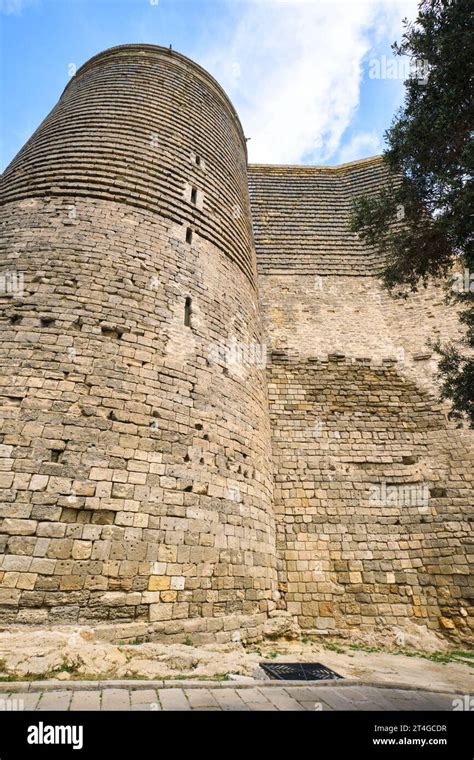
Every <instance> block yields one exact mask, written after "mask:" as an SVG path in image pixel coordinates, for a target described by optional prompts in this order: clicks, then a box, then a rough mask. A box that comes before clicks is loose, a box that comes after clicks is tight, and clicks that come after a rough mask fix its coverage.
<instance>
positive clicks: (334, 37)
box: [199, 0, 417, 163]
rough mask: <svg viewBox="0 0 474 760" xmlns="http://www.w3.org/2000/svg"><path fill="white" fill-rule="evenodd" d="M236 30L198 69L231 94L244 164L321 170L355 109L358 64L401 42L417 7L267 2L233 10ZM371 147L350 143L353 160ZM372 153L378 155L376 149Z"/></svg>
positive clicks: (378, 1)
mask: <svg viewBox="0 0 474 760" xmlns="http://www.w3.org/2000/svg"><path fill="white" fill-rule="evenodd" d="M236 7H237V8H238V13H237V14H236V16H235V23H234V25H233V27H232V28H231V29H226V30H223V36H222V43H221V44H220V45H217V46H215V47H214V46H212V48H211V49H210V50H208V51H206V53H205V54H204V55H201V56H200V57H199V58H200V63H201V64H202V65H203V66H204V67H205V68H207V69H208V70H209V71H211V73H213V74H214V75H215V76H216V78H217V79H218V80H219V81H220V83H221V84H222V85H223V87H224V89H225V90H226V92H227V93H228V94H229V96H230V98H231V100H232V102H233V104H234V106H235V107H236V109H237V112H238V113H239V116H240V118H241V121H242V123H243V127H244V131H245V133H246V135H247V136H248V137H250V138H251V140H250V141H249V143H248V149H249V160H250V161H251V162H261V163H301V162H302V161H303V160H304V161H306V162H309V163H320V162H324V161H325V160H327V159H328V158H329V157H330V156H332V154H334V153H336V152H337V151H338V149H339V147H340V144H341V139H342V135H343V133H344V132H345V130H346V129H347V127H348V126H349V124H350V123H351V119H352V117H353V116H354V113H355V111H356V109H357V106H358V103H359V91H360V82H361V63H362V61H363V59H364V57H365V56H367V55H368V54H369V53H370V52H371V51H372V50H373V49H374V45H379V44H383V43H385V44H386V43H387V41H389V42H392V41H393V40H395V39H399V38H400V35H401V30H402V25H401V20H402V18H403V17H404V16H408V17H410V18H414V16H415V15H416V7H417V2H416V0H399V1H398V2H395V1H394V0H359V1H357V2H334V1H333V2H325V1H324V0H319V1H318V0H313V2H304V0H286V2H282V1H276V0H273V1H272V2H258V1H257V0H250V2H246V3H242V4H237V6H235V5H234V7H233V11H234V13H235V12H236V10H235V9H236ZM364 140H365V145H366V146H369V147H370V144H372V143H373V141H372V143H371V142H370V141H369V137H368V136H367V135H365V136H364V135H360V136H358V138H354V140H353V144H352V148H351V146H350V145H349V146H347V155H350V149H351V150H353V152H357V150H358V149H362V147H363V144H364ZM377 150H378V148H377Z"/></svg>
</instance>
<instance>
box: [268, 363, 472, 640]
mask: <svg viewBox="0 0 474 760" xmlns="http://www.w3.org/2000/svg"><path fill="white" fill-rule="evenodd" d="M269 392H270V410H271V423H272V430H273V456H274V462H275V491H274V500H275V510H276V516H277V524H278V550H279V557H280V581H281V583H280V591H281V593H282V596H283V599H284V601H285V603H286V607H287V609H288V610H289V611H290V612H292V613H294V614H295V615H297V616H298V620H299V623H300V625H301V626H302V628H306V629H311V630H319V631H325V632H334V633H336V632H339V631H341V632H344V631H348V630H351V629H356V630H357V631H358V632H360V631H366V632H367V631H373V630H379V631H380V630H384V629H386V628H391V629H392V630H395V631H403V630H404V629H406V627H407V624H409V623H411V622H417V623H420V624H424V625H427V626H428V627H430V628H433V629H440V628H441V629H442V630H444V631H449V632H451V633H457V634H459V635H460V636H464V635H467V633H468V632H469V627H468V626H469V622H472V613H473V609H472V606H470V605H472V601H470V600H472V578H471V577H470V575H469V564H468V557H469V554H468V552H469V543H470V539H469V536H470V532H469V527H470V526H469V522H468V521H469V516H470V514H471V512H472V471H473V468H472V462H473V449H472V435H470V434H464V433H462V432H461V431H457V430H452V429H451V430H450V429H448V427H447V425H446V421H445V417H444V414H443V413H442V412H441V411H440V410H439V409H436V408H435V406H434V405H433V401H432V399H431V398H430V397H429V395H428V394H427V393H425V392H421V391H420V390H419V389H418V388H417V387H416V386H415V385H414V384H413V383H412V382H410V381H408V380H405V379H404V378H403V377H402V376H401V375H400V374H399V373H398V372H397V370H396V365H395V364H391V363H386V365H385V366H384V367H380V366H373V365H371V364H370V362H369V361H368V360H367V361H364V360H361V361H355V362H354V363H353V362H351V361H350V360H344V359H340V360H337V359H334V360H330V361H320V362H317V361H310V360H307V359H306V360H299V359H294V360H293V361H291V360H289V361H285V359H284V357H283V356H280V357H279V358H275V361H274V362H272V364H271V365H270V366H269ZM469 615H471V618H470V621H469V617H468V616H469Z"/></svg>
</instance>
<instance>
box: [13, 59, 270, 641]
mask: <svg viewBox="0 0 474 760" xmlns="http://www.w3.org/2000/svg"><path fill="white" fill-rule="evenodd" d="M91 109H92V110H91ZM114 109H115V110H114ZM146 119H148V122H147V121H146ZM186 125H187V126H186ZM185 127H186V128H185ZM211 127H213V128H211ZM155 135H156V141H155V142H152V143H150V139H152V140H154V136H155ZM48 146H49V147H48ZM197 156H199V157H200V162H199V163H197V162H196V157H197ZM101 167H102V168H101ZM140 172H141V173H142V174H144V177H143V182H142V183H141V182H140V181H139V176H138V174H139V173H140ZM4 182H5V187H6V190H5V195H4V201H5V204H4V206H3V217H2V232H3V235H2V237H3V239H4V240H5V242H6V258H5V259H4V261H5V266H4V275H5V277H7V278H8V277H9V276H12V275H13V274H15V275H16V276H17V282H21V289H18V288H17V289H16V290H15V291H14V292H10V293H5V292H3V293H2V298H1V301H2V306H3V307H4V308H3V310H2V329H3V335H2V360H1V361H2V370H3V371H2V401H3V403H2V408H1V413H2V445H1V455H2V459H1V463H2V469H1V474H0V483H1V486H2V487H3V491H2V499H1V506H0V510H1V512H0V515H1V525H0V531H1V533H2V539H1V540H2V544H1V547H2V550H3V552H2V556H1V559H0V563H1V564H0V580H1V589H0V614H1V621H2V623H9V622H12V623H13V622H23V623H43V622H44V623H46V622H54V623H67V622H74V623H76V622H84V623H91V622H99V621H102V622H103V621H124V622H125V621H132V620H135V621H149V622H150V625H151V627H152V629H153V631H154V634H155V636H158V635H160V634H166V635H167V636H183V635H185V634H186V633H190V634H192V635H193V640H194V641H198V640H199V639H200V638H201V639H202V638H205V637H208V638H211V639H215V640H217V641H227V640H230V639H231V638H232V637H234V638H235V637H237V638H239V637H241V638H242V639H251V638H254V637H255V636H257V635H258V633H259V632H260V630H261V627H262V624H263V622H264V620H265V619H266V617H267V614H268V611H269V609H272V608H273V607H274V605H275V603H274V601H273V596H274V593H275V588H276V569H275V567H276V552H275V526H274V517H273V511H272V480H271V462H270V431H269V422H268V407H267V387H266V380H265V372H264V368H263V365H258V364H255V363H252V362H247V363H246V362H243V363H238V364H233V363H232V362H230V363H229V361H227V354H226V350H227V347H228V346H229V343H232V342H234V343H235V342H238V343H239V345H244V346H246V345H251V346H253V345H260V344H261V326H260V318H259V313H258V309H257V295H256V290H255V283H254V279H255V252H254V249H253V244H252V240H251V231H250V217H249V214H248V203H249V201H248V191H247V180H246V173H245V142H244V140H243V137H242V134H241V128H240V125H239V124H238V121H237V119H236V117H235V114H234V113H233V111H232V109H231V107H230V105H229V103H228V101H227V99H226V97H225V96H224V95H223V94H222V93H221V91H220V88H219V87H218V86H217V85H216V84H215V83H214V82H213V80H212V79H211V78H210V77H209V75H207V74H205V73H203V72H202V70H200V69H199V67H195V66H194V65H193V64H192V63H191V62H186V59H183V58H182V57H181V56H174V55H173V56H171V55H170V54H169V53H168V51H163V50H162V49H156V48H153V49H152V50H150V49H149V48H148V47H146V46H145V47H144V48H143V49H141V47H140V49H137V48H136V47H135V46H133V49H132V50H130V51H129V52H127V50H124V49H122V48H120V49H118V50H117V51H116V52H115V53H114V52H113V51H112V52H110V51H109V52H107V53H106V54H104V55H103V56H99V57H98V58H96V59H94V62H93V63H92V64H91V63H89V64H87V65H86V66H85V67H84V69H83V70H79V72H78V73H77V75H76V77H75V79H74V81H73V82H71V84H70V85H69V86H68V88H67V89H66V91H65V93H64V95H63V97H62V99H61V100H60V102H59V104H58V106H57V107H56V108H55V109H54V110H53V112H52V114H51V115H50V116H49V117H48V118H47V119H46V120H45V122H43V124H42V125H41V127H40V128H39V130H38V131H37V132H36V133H35V135H34V136H33V138H32V139H31V140H30V141H29V143H28V144H27V146H26V147H25V148H24V150H23V151H22V152H21V153H20V154H19V156H18V157H17V158H16V159H15V161H14V162H13V164H12V165H11V166H10V168H9V169H8V170H7V171H6V173H5V179H4ZM194 186H195V187H196V188H197V190H198V192H197V197H196V198H194V201H193V198H191V195H190V194H189V191H190V189H192V187H194ZM189 229H191V231H192V239H191V240H190V239H189Z"/></svg>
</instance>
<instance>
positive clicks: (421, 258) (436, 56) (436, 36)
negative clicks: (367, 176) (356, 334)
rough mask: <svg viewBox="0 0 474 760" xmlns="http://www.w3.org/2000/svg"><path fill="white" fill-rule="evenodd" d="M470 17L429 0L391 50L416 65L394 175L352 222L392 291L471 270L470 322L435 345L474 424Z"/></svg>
mask: <svg viewBox="0 0 474 760" xmlns="http://www.w3.org/2000/svg"><path fill="white" fill-rule="evenodd" d="M472 21H473V18H472V4H471V2H470V0H423V2H421V4H420V6H419V9H418V16H417V19H416V21H415V22H414V23H412V24H409V23H408V22H407V21H406V20H405V21H404V34H403V36H402V40H401V42H400V43H395V44H394V45H393V46H392V49H393V51H394V53H395V55H397V56H408V57H409V59H410V62H411V66H410V76H409V78H408V79H407V80H406V82H405V99H404V103H403V105H402V107H401V108H400V110H399V112H398V113H397V114H396V115H395V118H394V120H393V123H392V125H391V127H390V129H389V130H388V131H387V133H386V135H385V138H386V142H387V149H386V150H385V152H384V156H383V158H384V163H385V166H386V168H387V176H388V181H387V184H386V185H385V186H384V188H383V189H381V190H380V192H379V193H377V194H375V195H371V196H365V197H362V198H359V199H358V200H357V201H356V202H355V207H354V213H353V217H352V229H353V230H354V231H357V232H358V233H359V235H360V237H361V238H362V239H364V240H365V241H366V242H367V243H369V244H370V245H372V246H374V247H375V248H376V249H377V250H378V251H379V252H380V253H381V254H382V256H383V260H384V261H385V264H384V269H383V271H382V272H381V277H382V282H383V284H384V286H385V287H386V288H387V289H388V290H389V291H391V292H392V293H393V294H394V295H398V296H406V295H407V294H408V293H409V292H410V291H416V290H417V289H418V287H419V286H420V285H425V286H426V285H427V284H428V282H429V281H430V280H431V279H433V278H435V279H439V278H442V279H443V280H444V281H445V282H447V283H448V282H449V281H450V277H451V273H452V271H453V267H456V268H458V269H460V270H461V271H462V272H463V278H462V287H458V288H454V289H453V288H452V287H451V288H450V286H449V285H448V286H447V291H448V292H449V293H450V296H449V297H450V300H451V301H452V302H453V303H456V304H459V303H460V304H461V307H462V313H461V325H462V327H463V328H464V329H463V330H461V331H460V336H459V340H457V341H456V342H452V343H450V344H448V345H445V346H442V345H440V344H439V343H437V344H433V346H434V348H435V350H436V351H437V352H438V354H439V355H440V357H441V359H440V362H439V372H440V378H441V380H442V391H441V393H442V397H443V398H447V399H450V400H451V402H452V416H453V417H454V418H457V419H461V418H463V417H465V416H467V418H468V419H469V421H470V423H471V425H473V426H474V355H473V353H472V351H473V350H474V292H473V291H474V255H473V247H472V206H473V204H472V199H473V182H472V174H473V162H474V139H473V96H472V93H473V87H474V76H473V72H474V42H473V24H472ZM466 270H467V272H466ZM464 273H465V274H464ZM459 282H461V281H460V280H459V279H458V283H459ZM466 283H467V287H466Z"/></svg>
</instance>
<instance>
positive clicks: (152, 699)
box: [130, 689, 161, 712]
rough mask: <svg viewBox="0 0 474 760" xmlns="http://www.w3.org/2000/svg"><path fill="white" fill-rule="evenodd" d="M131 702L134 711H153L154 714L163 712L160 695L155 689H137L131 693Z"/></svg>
mask: <svg viewBox="0 0 474 760" xmlns="http://www.w3.org/2000/svg"><path fill="white" fill-rule="evenodd" d="M130 701H131V705H132V708H131V709H132V710H151V711H153V712H158V711H159V710H161V705H160V703H159V701H158V694H157V692H156V691H155V689H136V690H135V691H131V692H130Z"/></svg>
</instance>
